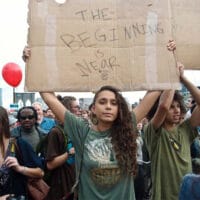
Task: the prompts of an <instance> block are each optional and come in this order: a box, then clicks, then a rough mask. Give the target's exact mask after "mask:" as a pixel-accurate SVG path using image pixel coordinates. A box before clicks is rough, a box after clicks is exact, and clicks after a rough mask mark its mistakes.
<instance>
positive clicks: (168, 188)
mask: <svg viewBox="0 0 200 200" xmlns="http://www.w3.org/2000/svg"><path fill="white" fill-rule="evenodd" d="M171 48H172V49H174V48H175V43H174V44H173V43H172V46H171ZM177 68H178V71H179V75H180V80H181V83H182V84H184V86H185V87H186V88H187V89H188V90H189V92H190V93H191V95H192V97H193V98H194V99H195V101H196V102H197V106H196V108H195V110H194V111H193V113H192V115H191V117H190V118H188V119H187V120H184V121H182V120H181V117H182V113H185V105H184V101H183V97H182V96H181V95H180V93H179V92H178V91H174V90H166V91H163V93H162V95H161V96H160V100H159V103H158V105H157V109H156V110H155V112H154V113H155V114H154V115H153V118H152V119H151V120H150V122H149V124H148V126H146V128H145V143H146V145H147V149H148V152H149V156H150V160H151V172H152V187H153V188H152V199H165V200H177V199H178V194H179V189H180V184H181V180H182V178H183V176H184V175H185V174H187V173H189V172H191V171H192V166H191V157H190V145H191V143H192V141H193V140H194V138H195V137H196V136H197V131H196V127H197V126H198V125H199V124H200V121H199V116H200V90H199V89H198V88H197V87H196V86H194V85H193V84H192V83H191V82H190V81H189V80H188V79H187V78H186V77H185V76H184V70H183V69H184V67H183V65H182V64H180V63H177Z"/></svg>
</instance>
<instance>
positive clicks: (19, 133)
mask: <svg viewBox="0 0 200 200" xmlns="http://www.w3.org/2000/svg"><path fill="white" fill-rule="evenodd" d="M37 118H38V116H37V112H36V110H35V109H34V108H33V107H32V106H25V107H22V108H21V109H19V111H18V113H17V119H18V122H19V123H20V125H19V126H17V127H16V128H14V129H13V130H12V131H11V135H12V136H13V137H22V138H23V139H24V140H25V141H27V142H28V143H29V144H30V145H31V146H32V147H33V149H34V150H35V151H36V147H37V145H38V143H39V142H40V140H41V139H42V138H43V137H44V136H45V132H44V131H43V130H42V129H41V128H39V126H38V124H37Z"/></svg>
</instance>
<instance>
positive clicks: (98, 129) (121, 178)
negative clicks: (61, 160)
mask: <svg viewBox="0 0 200 200" xmlns="http://www.w3.org/2000/svg"><path fill="white" fill-rule="evenodd" d="M160 93H161V92H160V91H149V92H147V93H146V95H145V96H144V98H143V99H142V101H141V102H140V104H139V105H138V106H137V107H136V108H135V109H134V110H133V112H132V113H131V112H130V111H129V108H128V105H127V103H126V100H125V99H124V97H123V96H122V95H121V93H120V91H119V90H118V89H116V88H115V87H112V86H103V87H101V88H100V89H99V90H98V91H97V92H96V94H95V96H94V100H93V103H92V109H91V111H92V118H93V119H92V122H93V124H92V126H89V125H88V124H86V123H84V121H83V120H81V119H79V118H77V117H76V116H75V115H73V114H72V113H70V111H68V110H67V109H66V107H64V106H63V104H62V103H60V101H59V100H58V99H57V97H56V96H55V95H54V93H50V92H41V93H40V94H41V97H42V98H43V100H44V101H45V103H46V104H47V105H48V106H49V108H50V109H51V110H52V111H53V113H54V114H55V115H56V116H57V117H58V119H59V120H60V121H61V122H63V123H64V129H65V131H66V133H68V135H69V137H70V138H71V140H72V142H73V144H74V147H75V149H76V159H75V161H76V169H77V173H76V176H77V177H76V179H77V182H78V198H79V200H85V199H92V200H100V199H102V200H118V199H126V200H134V199H135V193H134V176H135V175H136V170H137V169H136V166H137V162H136V152H137V145H136V137H137V134H136V124H137V123H138V122H140V121H141V120H142V119H143V118H144V117H145V116H146V115H147V113H148V112H149V110H150V109H151V107H152V106H153V104H154V103H155V101H156V100H157V98H158V97H159V95H160Z"/></svg>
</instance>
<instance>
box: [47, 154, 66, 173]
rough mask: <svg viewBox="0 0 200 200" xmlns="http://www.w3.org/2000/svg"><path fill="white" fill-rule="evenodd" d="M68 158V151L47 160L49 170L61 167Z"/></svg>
mask: <svg viewBox="0 0 200 200" xmlns="http://www.w3.org/2000/svg"><path fill="white" fill-rule="evenodd" d="M67 158H68V153H67V152H66V153H64V154H62V155H60V156H57V157H55V158H54V159H53V160H52V161H48V162H47V168H48V169H49V170H53V169H55V168H57V167H60V166H61V165H63V164H64V163H65V162H66V160H67Z"/></svg>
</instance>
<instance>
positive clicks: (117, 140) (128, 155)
mask: <svg viewBox="0 0 200 200" xmlns="http://www.w3.org/2000/svg"><path fill="white" fill-rule="evenodd" d="M105 90H107V91H111V92H113V93H114V94H115V97H116V100H117V105H118V114H117V118H116V120H115V121H114V122H113V125H112V127H111V142H112V145H113V148H114V151H115V154H116V159H117V161H118V164H119V167H120V168H121V169H122V170H123V171H125V172H127V173H128V174H131V175H136V168H137V164H136V163H137V161H136V152H137V144H136V137H137V135H136V131H135V130H134V127H133V120H132V116H131V112H130V110H129V108H128V105H127V102H126V100H125V99H124V97H123V96H122V94H121V93H120V91H119V90H118V89H117V88H115V87H113V86H103V87H101V88H100V89H99V90H98V91H97V92H96V93H95V96H94V100H93V103H92V104H93V105H95V102H96V100H97V98H98V95H99V94H100V93H101V92H102V91H105Z"/></svg>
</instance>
